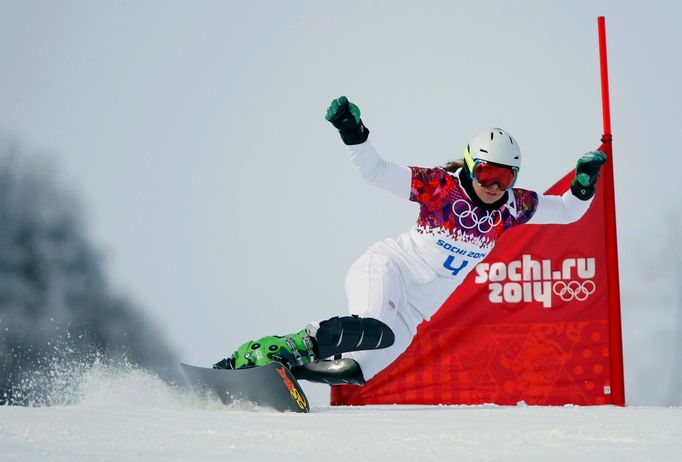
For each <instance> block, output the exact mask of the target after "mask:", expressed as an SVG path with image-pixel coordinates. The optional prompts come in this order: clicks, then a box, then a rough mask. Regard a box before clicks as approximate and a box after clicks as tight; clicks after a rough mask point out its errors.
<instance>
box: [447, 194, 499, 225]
mask: <svg viewBox="0 0 682 462" xmlns="http://www.w3.org/2000/svg"><path fill="white" fill-rule="evenodd" d="M459 203H463V204H464V206H459V207H458V204H459ZM452 213H454V214H455V216H456V217H457V219H458V220H459V225H460V226H461V227H462V228H464V229H474V228H476V229H478V231H479V232H480V233H488V232H490V231H491V230H492V229H493V228H494V227H496V226H497V225H499V224H500V223H502V213H501V212H500V211H499V210H492V211H490V210H488V211H486V212H485V214H484V215H482V216H479V215H480V214H481V213H483V212H482V211H481V210H480V209H479V208H478V207H473V208H472V206H471V204H470V203H469V202H467V201H465V200H464V199H457V200H456V201H455V202H453V203H452Z"/></svg>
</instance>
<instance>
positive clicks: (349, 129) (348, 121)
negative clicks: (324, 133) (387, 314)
mask: <svg viewBox="0 0 682 462" xmlns="http://www.w3.org/2000/svg"><path fill="white" fill-rule="evenodd" d="M325 119H327V121H329V122H330V123H331V124H332V125H333V126H334V127H336V129H337V130H338V131H339V133H340V134H341V139H342V140H343V142H344V143H345V144H348V145H352V144H361V143H364V142H365V141H367V137H368V136H369V130H368V129H367V127H365V126H364V124H363V123H362V119H360V108H359V107H357V106H356V105H355V104H353V103H351V102H350V101H348V98H346V97H345V96H342V97H340V98H337V99H335V100H333V101H332V102H331V104H330V105H329V108H328V109H327V115H326V116H325Z"/></svg>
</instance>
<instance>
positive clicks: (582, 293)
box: [552, 280, 597, 302]
mask: <svg viewBox="0 0 682 462" xmlns="http://www.w3.org/2000/svg"><path fill="white" fill-rule="evenodd" d="M596 288H597V285H596V284H595V283H594V282H593V281H590V280H588V281H583V282H582V283H580V282H578V281H570V282H564V281H556V282H555V283H554V284H553V285H552V292H554V294H555V295H558V296H559V297H560V298H561V300H563V301H565V302H570V301H571V300H573V299H576V300H578V301H579V302H583V301H585V300H587V297H589V296H590V295H592V294H593V293H594V291H595V290H596Z"/></svg>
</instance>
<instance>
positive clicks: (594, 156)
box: [528, 151, 606, 224]
mask: <svg viewBox="0 0 682 462" xmlns="http://www.w3.org/2000/svg"><path fill="white" fill-rule="evenodd" d="M604 162H606V154H604V153H603V152H601V151H594V152H588V153H587V154H585V155H583V156H582V157H581V158H580V159H578V164H577V166H576V171H575V178H573V182H572V183H571V189H569V190H568V191H566V192H565V193H564V194H563V196H544V195H539V196H538V206H537V209H536V211H535V213H534V214H533V216H532V218H531V219H530V220H529V221H528V224H541V223H559V224H562V223H573V222H574V221H578V220H579V219H580V218H581V217H582V216H583V215H584V214H585V212H587V209H589V208H590V204H591V203H592V197H593V196H594V192H595V185H596V183H597V178H599V171H600V170H601V166H602V165H604Z"/></svg>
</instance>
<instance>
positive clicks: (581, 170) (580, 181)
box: [571, 151, 606, 201]
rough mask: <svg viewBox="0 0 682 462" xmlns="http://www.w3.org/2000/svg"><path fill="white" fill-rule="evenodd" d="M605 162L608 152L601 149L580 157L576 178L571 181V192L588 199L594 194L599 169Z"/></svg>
mask: <svg viewBox="0 0 682 462" xmlns="http://www.w3.org/2000/svg"><path fill="white" fill-rule="evenodd" d="M604 162H606V154H604V153H603V152H601V151H592V152H588V153H587V154H584V155H583V156H582V157H580V159H578V164H577V166H576V168H575V178H573V182H572V183H571V192H572V193H573V195H574V196H575V197H577V198H578V199H580V200H583V201H586V200H589V199H591V198H592V196H594V190H595V185H596V184H597V178H599V171H600V170H601V166H602V165H604Z"/></svg>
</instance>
